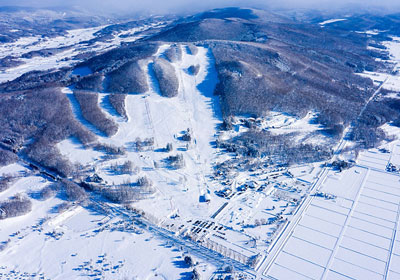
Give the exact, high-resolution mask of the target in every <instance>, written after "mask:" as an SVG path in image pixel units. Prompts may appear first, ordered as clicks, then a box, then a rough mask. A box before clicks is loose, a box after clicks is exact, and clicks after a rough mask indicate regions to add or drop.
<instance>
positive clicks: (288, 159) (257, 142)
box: [217, 130, 332, 165]
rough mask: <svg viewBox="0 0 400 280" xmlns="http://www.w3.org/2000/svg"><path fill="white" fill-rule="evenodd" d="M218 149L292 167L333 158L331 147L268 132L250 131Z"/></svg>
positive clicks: (219, 145)
mask: <svg viewBox="0 0 400 280" xmlns="http://www.w3.org/2000/svg"><path fill="white" fill-rule="evenodd" d="M217 147H219V148H223V149H226V151H228V152H231V153H235V154H236V155H239V156H244V157H249V158H268V159H270V160H271V161H272V162H273V164H277V165H292V164H299V163H310V162H318V161H324V160H327V159H329V158H330V157H331V156H332V150H331V148H330V147H325V146H318V145H311V144H302V143H295V142H293V138H292V137H291V135H290V134H285V135H273V134H271V133H270V132H268V131H256V130H249V131H247V132H244V133H242V134H241V135H239V136H237V137H235V138H233V139H229V140H227V141H221V140H218V141H217Z"/></svg>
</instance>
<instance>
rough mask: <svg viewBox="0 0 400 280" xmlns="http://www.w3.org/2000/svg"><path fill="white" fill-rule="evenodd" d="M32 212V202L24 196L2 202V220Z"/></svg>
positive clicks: (16, 196)
mask: <svg viewBox="0 0 400 280" xmlns="http://www.w3.org/2000/svg"><path fill="white" fill-rule="evenodd" d="M31 210H32V202H31V201H30V200H29V199H28V198H26V197H23V196H22V195H19V194H17V195H15V196H14V197H12V198H10V199H9V200H6V201H0V220H2V219H7V218H13V217H18V216H22V215H25V214H27V213H29V212H30V211H31Z"/></svg>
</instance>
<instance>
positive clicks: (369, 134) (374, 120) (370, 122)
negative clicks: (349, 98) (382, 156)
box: [350, 91, 400, 149]
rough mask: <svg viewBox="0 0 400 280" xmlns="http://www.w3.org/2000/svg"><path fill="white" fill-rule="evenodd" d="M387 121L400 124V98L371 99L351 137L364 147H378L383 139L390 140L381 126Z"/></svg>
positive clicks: (360, 146)
mask: <svg viewBox="0 0 400 280" xmlns="http://www.w3.org/2000/svg"><path fill="white" fill-rule="evenodd" d="M383 93H385V91H383ZM385 123H392V124H393V125H396V126H400V100H399V99H395V98H387V97H383V98H379V99H376V100H373V101H371V102H370V103H369V104H368V106H367V108H366V109H365V111H364V112H363V114H362V115H361V116H360V118H358V119H357V120H356V121H355V123H354V127H353V130H352V131H351V133H350V139H351V140H353V141H355V142H356V143H357V145H358V147H359V148H362V149H368V148H372V147H376V146H377V145H378V144H379V143H381V142H382V141H383V140H390V139H389V138H388V136H387V135H386V133H385V132H384V131H383V130H382V129H381V128H380V126H382V125H384V124H385Z"/></svg>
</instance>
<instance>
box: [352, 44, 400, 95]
mask: <svg viewBox="0 0 400 280" xmlns="http://www.w3.org/2000/svg"><path fill="white" fill-rule="evenodd" d="M383 45H384V46H385V47H386V49H387V52H388V53H389V56H390V60H389V62H390V63H393V65H394V67H393V71H392V72H391V73H379V72H369V71H364V72H363V73H361V74H359V75H361V76H363V77H366V78H370V79H371V80H372V81H373V82H374V84H375V85H380V84H382V83H383V82H384V85H383V88H384V89H387V90H390V91H394V92H400V71H399V70H400V38H399V37H393V40H392V41H387V42H384V43H383Z"/></svg>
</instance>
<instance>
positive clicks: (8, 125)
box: [0, 88, 95, 175]
mask: <svg viewBox="0 0 400 280" xmlns="http://www.w3.org/2000/svg"><path fill="white" fill-rule="evenodd" d="M0 116H1V118H0V125H1V127H2V129H1V131H0V141H1V142H2V143H1V144H2V146H5V147H8V148H9V149H10V150H16V151H19V150H21V151H22V155H26V156H28V158H29V159H31V160H33V161H35V162H36V163H38V164H39V165H42V166H44V167H46V168H49V169H51V170H54V171H56V172H59V173H60V174H64V175H67V174H69V172H71V171H72V170H73V168H72V167H71V165H70V164H69V163H68V161H67V160H66V159H65V158H63V157H62V156H61V155H60V153H59V151H58V149H57V148H56V146H55V145H56V144H57V143H59V142H60V141H62V140H64V139H67V138H69V137H76V138H77V139H79V140H80V141H81V142H82V143H83V144H85V145H86V144H89V143H91V142H93V141H94V140H95V135H94V134H93V133H91V132H90V131H89V130H87V129H86V128H85V127H83V126H82V124H81V123H80V122H78V121H77V120H76V119H75V117H74V115H73V113H72V109H71V105H70V102H69V99H68V98H67V97H66V95H65V94H63V93H61V91H60V90H59V89H57V88H48V89H44V90H40V91H39V90H38V91H24V92H16V93H12V94H11V93H10V94H2V95H1V96H0ZM3 154H4V153H3ZM5 154H6V158H8V157H9V156H10V153H5ZM11 157H13V156H11Z"/></svg>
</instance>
